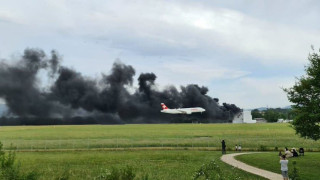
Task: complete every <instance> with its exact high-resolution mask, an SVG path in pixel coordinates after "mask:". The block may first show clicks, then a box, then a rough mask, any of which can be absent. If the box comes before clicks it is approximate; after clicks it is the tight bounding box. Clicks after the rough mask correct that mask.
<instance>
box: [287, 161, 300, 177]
mask: <svg viewBox="0 0 320 180" xmlns="http://www.w3.org/2000/svg"><path fill="white" fill-rule="evenodd" d="M292 164H293V171H292V172H291V173H289V178H290V180H299V179H300V176H299V171H298V168H297V167H296V165H297V162H296V161H293V163H292Z"/></svg>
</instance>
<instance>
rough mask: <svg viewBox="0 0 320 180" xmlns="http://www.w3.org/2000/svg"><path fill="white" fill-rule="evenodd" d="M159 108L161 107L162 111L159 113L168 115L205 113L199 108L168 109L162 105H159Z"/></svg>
mask: <svg viewBox="0 0 320 180" xmlns="http://www.w3.org/2000/svg"><path fill="white" fill-rule="evenodd" d="M161 107H162V110H161V111H160V112H162V113H168V114H191V113H198V112H200V113H202V112H204V111H206V110H205V109H203V108H201V107H192V108H178V109H169V108H168V107H167V106H166V105H165V104H164V103H161Z"/></svg>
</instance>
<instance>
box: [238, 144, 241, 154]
mask: <svg viewBox="0 0 320 180" xmlns="http://www.w3.org/2000/svg"><path fill="white" fill-rule="evenodd" d="M238 151H240V152H241V145H240V144H239V146H238Z"/></svg>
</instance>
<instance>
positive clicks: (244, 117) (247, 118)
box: [232, 110, 256, 123]
mask: <svg viewBox="0 0 320 180" xmlns="http://www.w3.org/2000/svg"><path fill="white" fill-rule="evenodd" d="M232 123H256V120H252V115H251V111H248V110H244V111H242V112H240V113H238V114H236V115H235V116H234V118H233V120H232Z"/></svg>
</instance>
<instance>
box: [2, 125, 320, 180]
mask: <svg viewBox="0 0 320 180" xmlns="http://www.w3.org/2000/svg"><path fill="white" fill-rule="evenodd" d="M222 139H224V140H225V141H226V144H227V149H228V152H230V150H233V149H234V146H235V145H236V144H241V145H242V147H243V150H250V151H252V150H270V151H274V150H275V149H276V147H278V148H279V149H283V148H284V147H297V148H298V147H300V146H302V147H304V148H305V149H306V150H307V151H309V152H310V151H319V149H320V141H312V140H306V139H302V138H300V137H298V136H297V135H295V132H294V130H293V129H292V128H291V127H289V124H148V125H144V124H142V125H82V126H2V127H0V141H1V142H2V143H3V144H4V147H5V149H10V146H11V145H12V146H14V147H16V148H17V159H18V160H19V161H20V163H21V168H22V169H23V171H25V172H27V171H30V170H33V169H37V170H38V171H39V172H40V173H41V179H57V178H59V176H61V175H62V174H68V175H69V176H70V179H94V178H95V177H97V176H98V175H99V174H101V173H102V172H105V170H106V169H109V170H110V168H112V167H118V168H123V167H125V166H126V165H130V166H132V167H134V170H135V172H136V175H137V178H136V179H142V177H143V176H144V175H146V174H148V175H149V179H192V176H193V175H194V173H195V171H196V170H198V169H199V168H200V167H201V165H203V164H204V163H208V162H210V160H213V159H216V161H217V163H218V164H219V165H220V167H221V169H222V170H223V171H227V173H228V174H239V176H240V177H242V179H259V178H258V177H257V176H253V175H248V173H245V172H242V171H240V170H232V169H233V168H231V167H230V166H228V165H226V164H224V163H222V162H221V161H220V160H219V158H220V156H221V152H220V151H219V150H220V147H221V140H222ZM214 150H216V151H214ZM277 153H278V152H275V151H274V152H273V153H270V156H269V155H268V156H261V158H262V159H259V160H257V161H256V162H257V163H258V164H257V165H258V166H260V164H265V162H267V161H271V159H272V157H273V155H275V157H276V154H277ZM306 154H308V153H306ZM315 154H316V155H315V156H314V157H315V159H316V160H317V162H319V161H320V157H319V156H318V155H319V154H320V153H315ZM258 157H259V156H258ZM264 158H265V159H264ZM307 158H309V157H308V156H305V159H307ZM271 163H274V162H273V161H272V162H271ZM298 163H299V162H298ZM273 165H274V166H275V169H274V170H276V171H277V170H278V163H277V162H276V163H275V164H273ZM301 165H302V164H301ZM303 166H304V167H308V164H303ZM314 166H315V167H316V168H320V165H319V164H315V165H314ZM266 168H268V167H266ZM311 169H312V168H311ZM303 171H304V172H306V173H307V174H303V175H306V176H311V175H309V174H314V173H316V174H317V172H314V171H313V170H310V171H309V170H308V168H307V169H305V170H303Z"/></svg>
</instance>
